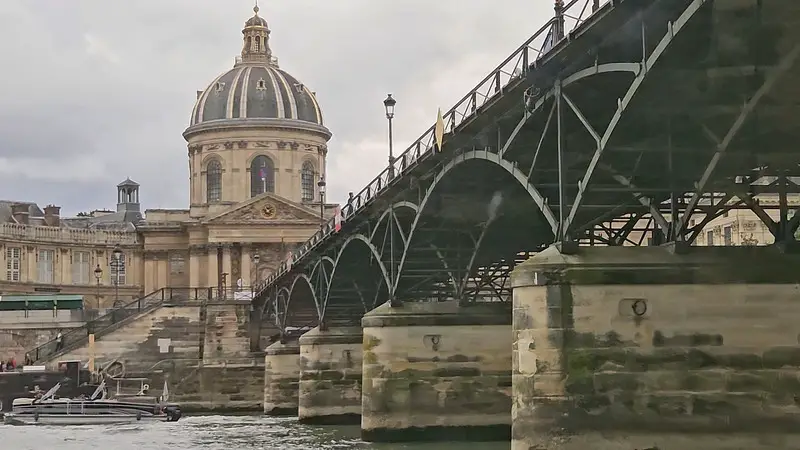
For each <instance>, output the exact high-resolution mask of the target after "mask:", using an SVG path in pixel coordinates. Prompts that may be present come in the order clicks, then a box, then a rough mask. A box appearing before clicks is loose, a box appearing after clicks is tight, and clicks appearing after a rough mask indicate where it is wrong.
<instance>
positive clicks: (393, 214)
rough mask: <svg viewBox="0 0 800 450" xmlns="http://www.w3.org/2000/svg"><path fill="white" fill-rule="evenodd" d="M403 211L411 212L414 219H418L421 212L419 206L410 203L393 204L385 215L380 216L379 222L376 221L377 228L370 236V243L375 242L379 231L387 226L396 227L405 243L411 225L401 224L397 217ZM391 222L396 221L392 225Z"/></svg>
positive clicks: (386, 210) (385, 211)
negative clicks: (383, 226)
mask: <svg viewBox="0 0 800 450" xmlns="http://www.w3.org/2000/svg"><path fill="white" fill-rule="evenodd" d="M403 209H408V210H410V211H411V212H412V214H413V217H416V215H417V213H418V212H419V206H417V205H416V204H414V203H411V202H408V201H401V202H396V203H394V204H392V205H391V206H390V207H389V208H386V209H385V210H384V211H383V213H381V215H380V216H378V220H377V221H375V228H373V229H372V232H370V235H369V240H370V242H375V237H376V235H377V234H378V231H379V230H381V229H382V227H381V226H382V225H384V224H385V226H389V225H393V226H396V227H397V229H398V230H399V231H400V232H401V233H402V234H401V236H400V237H401V240H402V241H403V242H404V243H405V240H406V238H407V237H408V236H407V234H408V231H409V229H410V226H411V224H410V223H409V224H401V223H400V220H399V219H398V217H397V211H401V210H403ZM390 221H394V222H395V223H394V224H392V223H391V222H390ZM412 222H413V219H412Z"/></svg>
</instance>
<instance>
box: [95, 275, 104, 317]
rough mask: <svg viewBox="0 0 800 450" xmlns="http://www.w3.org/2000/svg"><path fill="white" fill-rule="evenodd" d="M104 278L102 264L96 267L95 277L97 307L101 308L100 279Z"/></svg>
mask: <svg viewBox="0 0 800 450" xmlns="http://www.w3.org/2000/svg"><path fill="white" fill-rule="evenodd" d="M101 278H103V269H101V268H100V264H98V265H97V267H95V269H94V279H95V280H96V281H97V295H95V303H96V306H95V309H98V310H99V309H100V279H101Z"/></svg>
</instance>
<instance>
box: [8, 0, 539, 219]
mask: <svg viewBox="0 0 800 450" xmlns="http://www.w3.org/2000/svg"><path fill="white" fill-rule="evenodd" d="M2 4H3V6H2V8H0V58H2V61H3V64H2V70H0V86H1V89H2V95H1V96H0V199H8V200H25V201H34V202H37V203H39V204H40V205H45V204H48V203H53V204H57V205H61V206H62V207H63V208H64V213H65V214H75V213H77V212H79V211H88V210H92V209H97V208H113V207H114V206H115V203H116V190H115V189H116V188H115V186H116V184H117V183H118V182H119V181H121V180H123V179H125V177H130V178H132V179H134V180H135V181H137V182H139V183H141V185H142V188H141V198H142V202H143V206H144V207H145V208H186V207H187V204H188V162H187V158H188V157H187V150H186V144H185V141H184V140H183V138H182V137H181V133H182V132H183V130H184V129H185V128H186V126H187V125H188V120H189V115H190V112H191V109H192V106H193V104H194V101H195V97H196V94H195V91H196V90H198V89H204V88H205V87H206V86H207V85H208V83H209V82H210V81H211V80H212V79H214V78H215V77H216V76H217V75H218V74H219V73H222V72H224V71H226V70H228V69H230V68H231V67H232V66H233V62H234V57H235V56H236V55H238V54H239V52H240V50H241V28H242V26H243V24H244V21H245V20H246V19H247V18H249V17H250V16H251V15H252V7H253V2H252V1H251V0H136V1H128V2H123V1H118V0H68V1H66V0H37V1H32V0H2ZM259 6H260V7H261V13H260V15H261V16H262V17H265V18H266V19H267V20H268V21H269V24H270V28H271V30H272V34H271V39H270V43H271V47H272V50H273V53H274V55H275V56H277V57H278V58H279V60H280V65H281V68H283V69H285V70H287V71H288V72H289V73H291V74H293V75H294V76H295V77H297V78H298V79H299V80H301V81H302V82H303V83H305V84H306V85H307V86H309V87H310V88H311V89H312V90H314V91H316V92H317V97H318V99H319V101H320V104H321V106H322V109H323V114H324V119H325V122H326V125H327V126H328V127H329V128H330V129H331V131H332V132H333V136H334V137H333V139H332V140H331V142H330V144H329V154H328V155H329V156H328V187H329V193H330V197H329V198H330V200H332V201H342V200H344V199H346V197H347V192H348V191H358V190H360V189H361V188H363V187H364V186H365V185H366V183H367V182H369V180H370V179H372V178H373V177H374V176H375V175H377V173H378V171H379V170H381V169H382V168H383V167H384V166H385V164H386V159H387V150H386V148H387V144H386V118H385V116H384V112H383V104H382V101H383V99H384V98H385V97H386V94H387V93H389V92H391V93H393V94H394V97H395V98H396V99H397V107H396V118H395V121H394V124H395V148H396V149H397V150H396V153H400V151H402V150H404V149H405V148H406V147H408V146H409V145H410V144H411V143H412V142H413V140H414V139H416V138H417V137H418V136H419V135H420V134H422V132H424V131H425V130H426V129H427V128H428V127H429V126H431V125H432V124H433V122H434V121H435V119H436V110H437V108H438V107H441V108H442V110H443V111H446V110H448V109H449V108H450V107H451V106H453V104H454V103H455V102H456V101H458V100H459V99H460V98H461V97H462V96H464V95H465V94H466V93H467V92H468V91H469V90H470V89H471V88H472V87H473V86H474V85H475V84H477V82H478V81H480V80H481V79H482V78H483V77H484V76H485V75H486V74H488V72H489V71H490V70H492V69H493V68H494V67H495V66H496V65H497V64H499V63H500V62H502V60H503V59H505V58H506V57H507V56H508V55H509V54H510V53H511V52H512V51H513V50H514V49H516V48H517V47H518V46H519V45H520V44H521V43H522V42H523V41H524V40H525V39H527V38H528V37H529V36H530V35H531V34H533V32H535V31H536V29H537V28H539V27H540V26H541V25H542V24H543V23H544V22H545V21H547V20H548V19H549V18H550V17H551V15H552V1H550V0H502V1H498V0H437V1H430V0H402V1H388V0H335V1H331V0H262V1H261V3H260V5H259Z"/></svg>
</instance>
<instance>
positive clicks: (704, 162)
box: [259, 0, 800, 330]
mask: <svg viewBox="0 0 800 450" xmlns="http://www.w3.org/2000/svg"><path fill="white" fill-rule="evenodd" d="M632 3H636V5H637V6H630V4H632ZM631 8H635V9H636V10H635V11H632V10H631ZM603 11H604V12H603V15H602V17H599V18H598V19H596V20H595V21H594V23H592V24H591V26H587V27H586V28H585V29H583V30H582V31H581V32H580V33H574V34H573V35H571V36H570V39H569V41H568V42H567V41H562V45H559V46H556V48H554V49H553V50H552V51H550V52H549V53H547V54H546V55H545V56H543V57H542V58H541V59H539V60H538V61H537V63H536V64H535V65H531V66H529V67H527V68H526V70H525V71H524V75H523V76H521V77H519V78H516V79H513V80H512V81H510V82H509V83H508V85H506V86H505V87H504V88H503V89H502V90H498V91H497V92H496V93H495V95H494V96H493V97H491V98H490V99H488V100H487V101H486V102H484V103H483V105H482V106H481V107H480V108H477V109H475V111H474V112H473V115H472V116H470V117H469V118H467V119H465V120H464V121H462V122H461V124H460V125H459V126H458V127H456V128H455V129H449V130H445V131H446V132H447V134H446V136H445V143H444V146H443V149H442V151H441V152H433V151H431V153H430V154H429V155H428V156H426V157H425V158H421V159H420V161H418V162H416V163H415V165H414V166H413V167H410V168H409V169H408V170H406V171H405V172H404V173H403V174H401V175H400V176H398V177H397V178H396V179H393V180H391V183H387V184H388V186H384V187H383V188H382V189H384V190H383V191H381V195H380V196H375V197H373V198H371V199H370V201H369V202H366V203H365V204H363V205H361V204H360V205H359V209H358V210H357V211H356V212H355V213H353V214H350V215H347V216H346V220H345V222H344V224H343V228H342V230H341V231H339V232H338V233H332V234H331V235H330V236H328V237H327V238H326V239H325V241H324V242H321V243H319V244H315V246H314V247H313V249H312V250H310V251H309V252H308V253H307V254H306V255H305V256H304V257H303V258H302V259H301V260H299V261H297V262H296V263H295V264H294V266H293V267H292V269H291V270H290V271H289V272H287V273H286V274H285V275H283V276H281V277H280V278H279V279H277V280H275V282H273V283H272V284H270V285H269V286H267V287H266V288H265V289H264V291H263V292H262V293H261V295H260V296H259V301H260V302H261V304H260V305H259V308H260V310H261V311H263V312H264V314H265V315H266V316H268V317H267V318H265V319H264V320H267V321H269V322H270V323H276V324H278V325H279V327H280V328H281V329H284V330H286V329H287V327H289V328H292V327H312V326H316V325H319V324H322V325H327V326H338V325H340V324H357V323H358V321H359V319H360V317H361V316H362V315H363V314H364V313H365V312H366V311H369V310H371V309H373V308H375V307H376V306H377V305H379V304H381V303H384V302H386V301H391V302H393V303H394V304H398V303H400V302H408V301H439V300H446V299H455V300H458V301H460V302H462V303H463V304H467V303H470V302H486V301H509V300H510V289H509V288H510V287H509V285H508V282H507V281H508V275H509V272H510V270H511V269H513V267H514V266H515V264H517V263H518V262H519V261H520V260H522V259H525V258H526V257H527V255H528V254H529V252H536V251H540V250H541V249H542V248H544V247H546V246H548V245H551V244H553V243H560V244H561V245H562V246H563V248H564V250H565V251H568V249H569V248H571V247H572V246H575V245H657V244H661V243H664V242H677V243H679V244H685V245H691V244H692V242H693V241H694V239H695V238H696V236H697V234H698V232H699V230H700V229H702V228H703V227H704V226H705V224H707V223H708V221H710V220H711V219H713V218H714V217H717V216H719V215H721V214H723V213H724V212H726V211H728V210H730V209H731V208H748V209H751V210H753V212H754V213H755V214H756V215H757V216H758V217H759V218H760V219H761V220H762V221H763V222H764V223H765V224H767V226H768V227H769V229H770V230H771V231H772V232H773V234H774V235H775V238H776V241H777V242H779V243H790V242H792V241H793V240H794V238H793V235H794V232H795V231H797V228H798V225H800V215H797V216H794V218H792V219H790V218H789V216H790V211H789V209H788V205H787V201H786V194H787V193H790V192H800V189H798V186H797V185H795V184H794V183H793V182H792V181H791V180H790V177H795V176H799V175H800V173H798V163H799V162H800V159H799V158H798V156H797V155H798V152H797V151H796V149H795V148H794V146H795V145H796V144H795V143H796V142H799V141H800V128H799V127H797V125H796V123H797V119H796V118H797V117H798V116H799V115H798V112H800V108H798V105H800V87H798V85H797V83H796V82H795V80H796V79H798V75H800V64H797V63H796V60H797V57H798V55H800V4H798V3H797V2H786V1H778V0H729V1H716V2H713V1H702V0H694V1H690V0H680V1H666V0H660V1H658V0H652V1H642V2H622V5H621V6H619V7H615V8H613V9H610V10H609V11H606V10H603ZM764 180H767V181H766V182H765V181H764ZM764 192H775V193H777V194H778V195H779V198H780V201H779V204H778V205H777V208H779V209H780V217H781V219H780V220H778V221H774V220H773V219H771V218H770V216H769V214H768V213H767V212H766V207H765V206H763V205H760V204H759V203H758V202H757V201H756V199H754V196H755V195H757V194H761V193H764ZM352 210H354V209H351V211H352ZM266 305H271V306H266Z"/></svg>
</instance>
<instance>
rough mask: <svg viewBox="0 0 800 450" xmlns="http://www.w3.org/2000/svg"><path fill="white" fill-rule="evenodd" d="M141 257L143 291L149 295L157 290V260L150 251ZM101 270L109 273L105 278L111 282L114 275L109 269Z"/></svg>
mask: <svg viewBox="0 0 800 450" xmlns="http://www.w3.org/2000/svg"><path fill="white" fill-rule="evenodd" d="M142 257H143V258H144V291H145V293H146V294H149V293H151V292H154V291H155V290H156V289H158V260H157V259H156V257H155V255H154V253H153V252H152V251H146V252H144V253H143V255H142ZM103 270H108V271H109V272H108V275H106V276H105V277H106V278H107V279H108V280H111V279H112V277H113V276H114V275H113V274H112V273H111V270H110V268H103ZM108 284H110V283H108Z"/></svg>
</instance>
